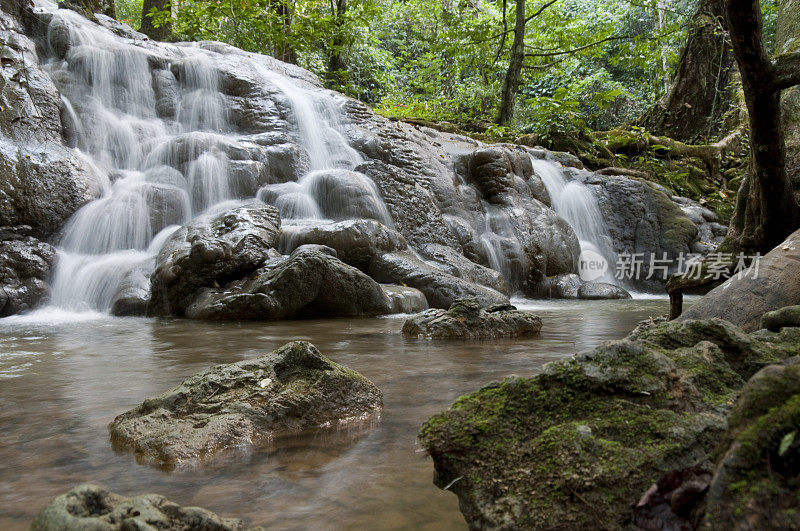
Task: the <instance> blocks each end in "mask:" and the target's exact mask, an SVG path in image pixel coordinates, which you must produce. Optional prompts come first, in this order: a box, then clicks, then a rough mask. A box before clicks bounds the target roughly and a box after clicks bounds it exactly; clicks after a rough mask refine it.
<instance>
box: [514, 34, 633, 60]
mask: <svg viewBox="0 0 800 531" xmlns="http://www.w3.org/2000/svg"><path fill="white" fill-rule="evenodd" d="M632 38H633V37H631V36H630V35H622V36H617V37H606V38H605V39H600V40H599V41H595V42H590V43H589V44H586V45H583V46H579V47H577V48H573V49H571V50H561V51H558V52H540V53H526V54H525V57H553V56H556V55H569V54H571V53H575V52H580V51H581V50H585V49H587V48H591V47H592V46H597V45H598V44H603V43H604V42H609V41H621V40H625V39H632Z"/></svg>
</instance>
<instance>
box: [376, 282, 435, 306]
mask: <svg viewBox="0 0 800 531" xmlns="http://www.w3.org/2000/svg"><path fill="white" fill-rule="evenodd" d="M381 288H383V292H384V293H386V296H387V297H389V300H390V301H391V304H392V313H417V312H421V311H423V310H427V309H428V301H427V300H426V299H425V295H424V294H423V293H422V292H421V291H420V290H418V289H414V288H409V287H408V286H397V285H394V284H383V285H381Z"/></svg>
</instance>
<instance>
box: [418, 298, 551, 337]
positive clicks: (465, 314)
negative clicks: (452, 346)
mask: <svg viewBox="0 0 800 531" xmlns="http://www.w3.org/2000/svg"><path fill="white" fill-rule="evenodd" d="M541 330H542V320H541V319H540V318H539V317H537V316H535V315H533V314H531V313H527V312H521V311H519V310H517V309H516V308H515V307H514V306H511V305H510V304H503V305H498V306H493V307H489V308H481V306H480V304H479V303H478V301H477V300H475V299H459V300H457V301H456V302H454V303H453V304H452V305H451V306H450V308H449V309H448V310H446V311H445V310H441V309H433V310H427V311H425V312H422V313H420V314H418V315H414V316H412V317H409V318H408V319H407V320H406V322H405V324H403V334H404V335H407V336H412V337H427V338H436V339H480V338H492V337H517V336H528V335H536V334H538V333H539V332H540V331H541Z"/></svg>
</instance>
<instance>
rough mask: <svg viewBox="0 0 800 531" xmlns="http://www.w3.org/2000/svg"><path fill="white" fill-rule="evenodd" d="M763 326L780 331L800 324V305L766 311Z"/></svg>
mask: <svg viewBox="0 0 800 531" xmlns="http://www.w3.org/2000/svg"><path fill="white" fill-rule="evenodd" d="M761 326H762V327H763V328H766V329H767V330H770V331H772V332H778V331H780V329H781V328H784V327H797V326H800V306H787V307H786V308H781V309H780V310H775V311H774V312H767V313H765V314H764V316H763V317H762V318H761Z"/></svg>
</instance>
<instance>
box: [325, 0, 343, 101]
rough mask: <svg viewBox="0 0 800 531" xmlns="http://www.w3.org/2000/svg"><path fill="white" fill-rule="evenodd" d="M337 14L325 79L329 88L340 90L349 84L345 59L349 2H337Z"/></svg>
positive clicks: (334, 15) (339, 0)
mask: <svg viewBox="0 0 800 531" xmlns="http://www.w3.org/2000/svg"><path fill="white" fill-rule="evenodd" d="M335 8H336V12H335V13H333V17H334V22H333V28H334V29H333V31H334V34H333V38H332V39H331V47H330V52H329V54H328V70H327V72H326V73H325V79H326V81H327V85H328V87H329V88H339V87H342V86H344V85H346V84H347V64H346V63H345V59H344V47H345V45H346V44H347V43H346V42H345V36H344V25H345V21H344V16H345V14H346V13H347V0H336V6H335Z"/></svg>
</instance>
